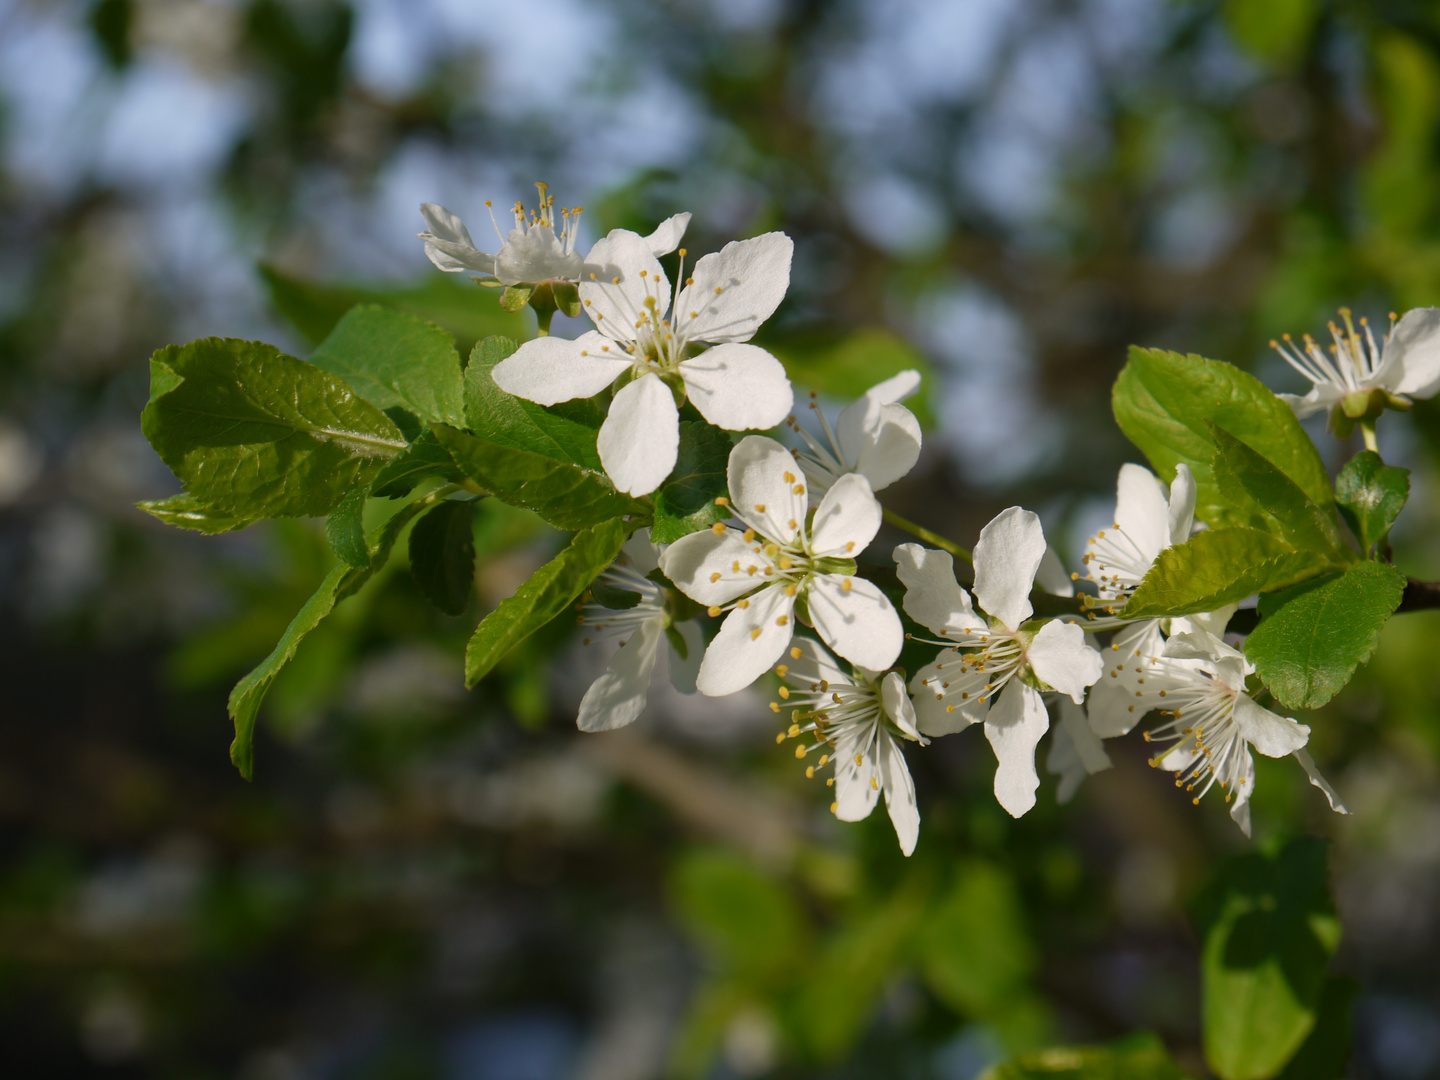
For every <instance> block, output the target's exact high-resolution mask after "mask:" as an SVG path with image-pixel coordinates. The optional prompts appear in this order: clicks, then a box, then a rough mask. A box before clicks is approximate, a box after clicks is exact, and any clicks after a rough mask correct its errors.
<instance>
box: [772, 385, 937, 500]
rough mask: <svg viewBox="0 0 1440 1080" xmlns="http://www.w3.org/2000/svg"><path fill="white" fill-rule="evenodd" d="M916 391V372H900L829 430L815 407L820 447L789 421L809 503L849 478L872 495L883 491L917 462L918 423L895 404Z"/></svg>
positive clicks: (871, 391) (876, 387) (863, 397)
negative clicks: (865, 484)
mask: <svg viewBox="0 0 1440 1080" xmlns="http://www.w3.org/2000/svg"><path fill="white" fill-rule="evenodd" d="M918 389H920V373H919V372H918V371H902V372H900V374H898V375H893V376H891V377H890V378H888V379H886V380H885V381H884V382H881V383H877V384H876V385H874V386H872V387H871V388H870V389H869V390H867V391H865V393H864V394H863V395H861V397H860V399H859V400H858V401H855V402H853V403H851V404H850V405H849V406H847V407H846V408H845V410H844V411H843V412H842V413H841V414H840V417H839V419H837V420H836V421H835V426H834V427H833V428H832V427H831V426H830V424H829V422H828V421H827V420H826V419H825V414H824V413H823V412H821V411H820V407H819V405H818V404H816V403H815V402H814V401H811V403H810V407H811V408H812V409H813V410H815V413H816V415H818V416H819V417H820V426H821V431H822V433H823V436H824V441H821V440H820V439H817V438H816V437H815V436H813V435H811V434H810V433H809V432H808V431H806V430H805V429H804V428H802V427H801V426H800V424H799V422H798V421H796V420H795V419H794V418H793V417H792V418H791V427H792V428H793V429H794V430H795V432H796V433H797V434H798V435H799V436H800V438H801V439H803V440H804V442H805V446H806V449H804V450H801V451H800V452H799V453H798V454H797V455H796V459H797V460H798V461H799V462H800V467H801V468H803V469H804V470H805V478H806V479H807V480H809V482H810V497H811V498H812V499H814V500H816V501H819V499H820V497H821V496H822V495H824V494H825V492H827V491H829V490H830V485H831V484H833V483H835V481H836V480H838V479H840V477H842V476H845V475H846V474H848V473H859V474H860V475H861V476H863V477H865V479H866V480H869V481H870V487H871V488H872V489H873V490H875V491H880V490H881V489H882V488H887V487H889V486H890V485H891V484H893V483H894V482H895V481H896V480H899V479H900V478H901V477H902V476H904V475H905V474H906V473H908V472H909V471H910V470H911V469H913V468H914V467H915V462H917V461H918V460H920V421H918V420H916V419H915V414H914V413H912V412H911V411H910V410H909V409H907V408H905V406H904V405H901V404H900V402H902V401H904V400H905V399H906V398H908V397H910V396H911V395H912V394H914V393H915V391H916V390H918Z"/></svg>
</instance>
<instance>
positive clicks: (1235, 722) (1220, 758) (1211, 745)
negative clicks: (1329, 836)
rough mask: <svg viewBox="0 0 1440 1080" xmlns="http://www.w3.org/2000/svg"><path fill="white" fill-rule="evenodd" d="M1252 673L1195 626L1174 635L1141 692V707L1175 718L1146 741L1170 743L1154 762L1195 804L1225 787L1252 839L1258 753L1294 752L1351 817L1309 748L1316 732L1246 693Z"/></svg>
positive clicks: (1233, 814)
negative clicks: (1252, 800)
mask: <svg viewBox="0 0 1440 1080" xmlns="http://www.w3.org/2000/svg"><path fill="white" fill-rule="evenodd" d="M1254 670H1255V667H1254V665H1253V664H1251V663H1250V662H1249V661H1248V660H1246V659H1245V656H1244V654H1243V653H1240V652H1237V651H1236V650H1235V649H1233V648H1231V647H1230V646H1229V645H1226V644H1225V643H1224V642H1223V641H1222V640H1221V639H1220V638H1219V636H1217V635H1216V634H1215V633H1212V632H1211V631H1210V630H1207V629H1204V628H1203V627H1198V626H1197V627H1195V628H1193V629H1189V630H1186V631H1184V632H1176V633H1174V634H1173V636H1172V637H1171V638H1170V640H1169V641H1168V642H1166V644H1165V651H1164V652H1163V653H1162V654H1161V656H1160V657H1158V658H1157V659H1156V660H1155V661H1154V662H1153V663H1152V664H1151V665H1150V666H1149V667H1148V668H1147V671H1146V680H1145V686H1144V687H1143V688H1142V691H1141V698H1142V703H1144V704H1146V705H1147V706H1148V707H1150V708H1154V707H1159V708H1161V711H1162V713H1163V714H1164V715H1166V716H1168V717H1169V719H1168V720H1167V721H1166V722H1164V723H1162V724H1161V725H1160V726H1159V727H1156V728H1152V729H1151V730H1149V731H1147V732H1145V741H1146V742H1159V743H1163V744H1168V748H1167V749H1165V750H1162V751H1161V752H1160V753H1159V754H1157V755H1156V756H1155V757H1153V758H1152V759H1151V761H1150V764H1151V765H1153V766H1155V767H1156V768H1161V769H1166V770H1169V771H1170V772H1173V773H1175V774H1176V777H1175V786H1176V787H1182V788H1184V789H1185V790H1186V791H1190V792H1195V794H1194V796H1193V800H1192V801H1193V802H1195V803H1196V805H1198V804H1199V802H1200V799H1201V797H1202V796H1204V795H1205V794H1206V793H1207V792H1208V791H1209V790H1210V789H1211V787H1213V786H1214V785H1215V784H1219V785H1220V787H1221V789H1222V790H1223V791H1224V792H1225V801H1226V802H1227V803H1229V804H1230V816H1231V817H1232V818H1234V820H1235V823H1236V824H1237V825H1239V826H1240V828H1241V830H1243V831H1244V833H1245V835H1246V836H1249V835H1250V797H1251V795H1252V794H1253V792H1254V789H1255V760H1254V758H1252V757H1251V756H1250V750H1251V749H1252V748H1253V749H1255V750H1258V751H1260V753H1262V754H1264V755H1265V756H1266V757H1284V756H1285V755H1286V754H1293V755H1294V756H1295V758H1296V759H1297V760H1298V761H1299V762H1300V764H1301V766H1302V767H1303V768H1304V769H1305V773H1306V775H1307V776H1309V778H1310V782H1311V783H1312V784H1314V785H1315V786H1316V787H1318V788H1319V789H1320V790H1321V791H1323V792H1324V793H1325V797H1326V798H1327V799H1328V800H1329V802H1330V807H1331V809H1333V810H1334V811H1335V812H1336V813H1340V814H1348V813H1349V811H1348V810H1347V809H1345V806H1344V804H1343V803H1341V801H1340V797H1339V796H1338V795H1337V794H1336V793H1335V789H1334V788H1332V787H1331V786H1330V785H1329V784H1328V783H1326V781H1325V778H1324V777H1322V776H1321V775H1320V772H1319V770H1318V769H1316V767H1315V762H1314V761H1313V760H1312V759H1311V757H1310V755H1309V753H1308V752H1307V751H1306V750H1305V744H1306V743H1307V742H1308V741H1309V739H1310V729H1309V728H1308V727H1307V726H1305V725H1304V724H1301V723H1297V722H1296V721H1295V720H1294V719H1293V718H1291V717H1287V716H1280V715H1279V714H1278V713H1273V712H1271V711H1270V710H1269V709H1266V708H1263V707H1262V706H1260V705H1258V704H1256V702H1255V701H1254V699H1253V698H1251V697H1250V695H1249V694H1247V693H1246V691H1245V678H1246V676H1247V675H1249V674H1250V673H1251V672H1253V671H1254ZM1196 788H1198V789H1199V790H1198V791H1196Z"/></svg>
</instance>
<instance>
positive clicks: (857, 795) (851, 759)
mask: <svg viewBox="0 0 1440 1080" xmlns="http://www.w3.org/2000/svg"><path fill="white" fill-rule="evenodd" d="M874 734H875V729H874V728H873V727H868V726H856V727H855V728H852V729H851V730H849V731H847V732H846V734H845V735H844V736H842V737H841V738H840V740H839V741H838V742H837V743H836V745H835V816H836V817H837V818H839V819H840V820H841V821H863V820H865V818H867V817H869V816H870V811H871V810H874V809H875V804H876V802H878V801H879V799H880V777H881V773H880V762H879V761H877V760H876V757H877V755H876V750H875V747H874V745H873V741H874V740H873V738H872V737H873V735H874ZM856 758H859V759H860V760H859V761H858V762H857V761H856ZM871 780H874V781H875V782H874V783H873V784H872V783H871V782H870V781H871Z"/></svg>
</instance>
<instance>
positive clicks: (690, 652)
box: [666, 619, 705, 694]
mask: <svg viewBox="0 0 1440 1080" xmlns="http://www.w3.org/2000/svg"><path fill="white" fill-rule="evenodd" d="M674 629H675V631H676V632H677V633H678V634H679V635H680V637H681V639H682V640H684V642H685V655H684V656H681V655H680V654H679V653H678V652H676V651H675V650H674V649H673V648H672V649H671V650H670V655H669V656H668V657H667V658H666V659H667V660H668V661H669V664H670V685H671V686H673V687H674V688H675V689H676V690H679V691H680V693H682V694H693V693H695V678H696V676H697V675H699V674H700V660H701V659H702V658H703V657H704V655H705V635H704V634H702V633H701V632H700V624H699V623H697V622H695V621H694V620H693V619H692V620H688V621H686V622H682V623H676V624H675V627H674Z"/></svg>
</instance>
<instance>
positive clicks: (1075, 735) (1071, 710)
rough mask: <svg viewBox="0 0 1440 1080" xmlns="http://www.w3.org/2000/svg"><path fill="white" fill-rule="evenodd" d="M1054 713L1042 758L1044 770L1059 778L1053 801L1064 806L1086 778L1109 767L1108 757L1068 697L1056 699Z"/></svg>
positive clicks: (1079, 707)
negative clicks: (1055, 716)
mask: <svg viewBox="0 0 1440 1080" xmlns="http://www.w3.org/2000/svg"><path fill="white" fill-rule="evenodd" d="M1056 712H1057V713H1058V714H1059V715H1058V718H1057V722H1056V724H1055V726H1054V727H1052V728H1051V729H1050V752H1049V753H1048V754H1046V755H1045V771H1046V772H1048V773H1050V774H1051V775H1052V776H1058V777H1059V778H1060V784H1059V786H1058V787H1057V788H1056V791H1055V801H1056V802H1059V803H1067V802H1069V801H1070V800H1071V799H1073V798H1074V797H1075V792H1077V791H1079V790H1080V785H1081V784H1082V783H1083V782H1084V780H1085V778H1086V777H1087V776H1094V775H1095V774H1096V773H1098V772H1104V771H1105V770H1106V769H1109V768H1111V767H1112V766H1113V764H1114V763H1113V762H1112V761H1111V760H1110V755H1109V754H1107V753H1106V752H1105V746H1104V744H1103V743H1102V742H1101V741H1100V736H1099V735H1096V734H1095V729H1094V728H1092V727H1091V726H1090V718H1089V717H1088V716H1087V715H1086V713H1085V707H1084V706H1083V705H1077V704H1075V702H1073V701H1071V700H1070V699H1069V698H1068V697H1065V696H1063V695H1057V696H1056Z"/></svg>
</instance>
